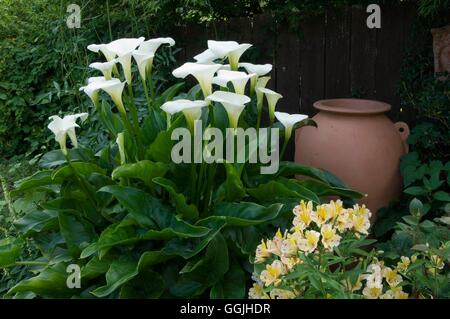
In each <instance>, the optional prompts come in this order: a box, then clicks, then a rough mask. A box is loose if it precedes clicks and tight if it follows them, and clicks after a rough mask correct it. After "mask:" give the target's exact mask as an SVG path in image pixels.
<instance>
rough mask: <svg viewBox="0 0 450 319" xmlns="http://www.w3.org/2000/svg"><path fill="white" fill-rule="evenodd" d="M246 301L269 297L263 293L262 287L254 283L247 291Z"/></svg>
mask: <svg viewBox="0 0 450 319" xmlns="http://www.w3.org/2000/svg"><path fill="white" fill-rule="evenodd" d="M248 299H270V297H269V295H268V294H267V293H265V292H264V287H263V286H261V285H259V284H257V283H254V284H253V287H252V288H250V289H249V291H248Z"/></svg>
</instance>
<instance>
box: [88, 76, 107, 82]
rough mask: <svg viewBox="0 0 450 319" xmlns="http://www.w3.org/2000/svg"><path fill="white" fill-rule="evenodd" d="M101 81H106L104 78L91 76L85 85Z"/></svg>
mask: <svg viewBox="0 0 450 319" xmlns="http://www.w3.org/2000/svg"><path fill="white" fill-rule="evenodd" d="M102 81H106V79H105V77H104V76H91V77H90V78H88V79H87V83H88V84H89V83H93V82H102Z"/></svg>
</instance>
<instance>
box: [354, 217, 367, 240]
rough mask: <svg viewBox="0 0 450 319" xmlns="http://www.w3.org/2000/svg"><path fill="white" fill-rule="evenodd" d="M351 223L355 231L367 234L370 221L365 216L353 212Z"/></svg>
mask: <svg viewBox="0 0 450 319" xmlns="http://www.w3.org/2000/svg"><path fill="white" fill-rule="evenodd" d="M352 225H353V229H354V230H355V231H356V232H358V233H360V234H364V235H368V234H369V228H370V221H369V219H368V218H367V216H365V215H360V214H353V217H352Z"/></svg>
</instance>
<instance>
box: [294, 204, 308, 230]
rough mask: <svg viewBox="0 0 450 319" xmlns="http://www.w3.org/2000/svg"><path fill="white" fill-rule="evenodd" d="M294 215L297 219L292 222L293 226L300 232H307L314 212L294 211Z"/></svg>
mask: <svg viewBox="0 0 450 319" xmlns="http://www.w3.org/2000/svg"><path fill="white" fill-rule="evenodd" d="M297 207H298V206H297ZM294 214H295V217H294V220H293V221H292V225H294V226H295V227H298V228H299V229H300V230H305V229H306V228H308V226H309V225H310V224H311V222H312V211H308V210H300V209H299V210H295V209H294Z"/></svg>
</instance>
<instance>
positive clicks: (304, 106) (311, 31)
mask: <svg viewBox="0 0 450 319" xmlns="http://www.w3.org/2000/svg"><path fill="white" fill-rule="evenodd" d="M301 32H302V34H301V39H300V55H299V59H300V112H301V113H304V114H308V115H310V116H311V115H313V114H315V113H316V111H315V110H314V108H313V103H314V102H315V101H317V100H319V99H322V98H323V97H324V95H325V86H324V83H325V80H324V76H325V61H324V56H325V15H320V16H317V17H314V18H312V19H307V20H305V21H304V22H302V24H301Z"/></svg>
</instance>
